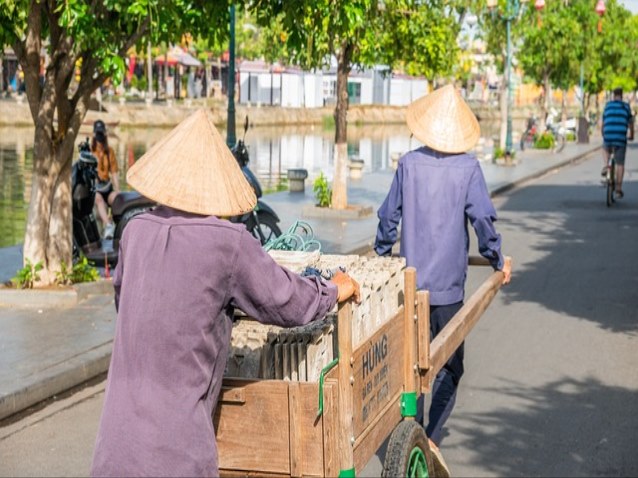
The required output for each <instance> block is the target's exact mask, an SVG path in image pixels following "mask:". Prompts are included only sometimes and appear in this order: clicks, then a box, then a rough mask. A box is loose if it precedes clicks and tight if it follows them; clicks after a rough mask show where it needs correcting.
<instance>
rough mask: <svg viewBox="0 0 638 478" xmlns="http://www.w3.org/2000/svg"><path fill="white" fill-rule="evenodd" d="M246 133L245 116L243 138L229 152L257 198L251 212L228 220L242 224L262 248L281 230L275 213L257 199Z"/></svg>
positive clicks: (259, 189)
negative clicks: (249, 165)
mask: <svg viewBox="0 0 638 478" xmlns="http://www.w3.org/2000/svg"><path fill="white" fill-rule="evenodd" d="M247 131H248V116H246V121H245V122H244V136H243V137H242V139H240V140H239V141H237V144H236V145H235V146H234V147H233V148H232V149H231V151H232V153H233V155H234V156H235V159H236V160H237V162H238V163H239V166H240V167H241V170H242V172H243V173H244V176H245V177H246V179H247V180H248V182H249V183H250V185H251V186H252V188H253V190H254V191H255V196H257V205H256V206H255V209H253V210H252V211H251V212H249V213H246V214H243V215H241V216H235V217H231V218H230V220H231V222H235V223H239V222H241V223H242V224H244V225H245V226H246V229H248V230H249V231H250V233H251V234H252V235H253V236H254V237H256V238H257V239H259V242H261V245H262V246H263V245H264V244H266V243H267V242H268V241H269V240H271V239H274V238H276V237H279V236H281V230H280V229H279V226H278V225H277V223H278V222H279V217H278V216H277V214H276V213H275V211H274V210H273V209H272V208H271V207H270V206H268V205H267V204H266V203H265V202H263V201H261V200H260V199H259V198H261V196H262V195H263V194H262V190H261V185H260V184H259V180H258V179H257V176H255V175H254V174H253V172H252V171H251V170H250V168H249V167H248V162H249V161H250V157H249V155H248V148H246V143H245V142H244V139H245V138H246V132H247Z"/></svg>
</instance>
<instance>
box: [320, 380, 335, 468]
mask: <svg viewBox="0 0 638 478" xmlns="http://www.w3.org/2000/svg"><path fill="white" fill-rule="evenodd" d="M333 370H334V369H333ZM338 389H339V384H338V382H337V380H335V379H326V381H325V382H324V384H323V415H322V417H321V421H322V423H323V475H324V476H338V475H339V456H338V453H337V451H338V449H339V413H338V412H339V408H338V406H337V405H338V400H339V397H338ZM317 443H319V442H317Z"/></svg>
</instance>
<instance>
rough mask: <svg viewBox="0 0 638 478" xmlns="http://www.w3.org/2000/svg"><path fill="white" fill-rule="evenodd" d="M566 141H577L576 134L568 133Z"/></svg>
mask: <svg viewBox="0 0 638 478" xmlns="http://www.w3.org/2000/svg"><path fill="white" fill-rule="evenodd" d="M565 141H576V133H574V132H573V131H568V132H567V133H566V134H565Z"/></svg>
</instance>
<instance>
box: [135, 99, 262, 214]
mask: <svg viewBox="0 0 638 478" xmlns="http://www.w3.org/2000/svg"><path fill="white" fill-rule="evenodd" d="M126 180H127V181H128V184H129V185H131V186H132V187H133V188H135V189H136V190H137V191H138V192H140V193H141V194H142V195H144V196H146V197H147V198H149V199H152V200H154V201H157V202H158V203H160V204H164V205H166V206H170V207H173V208H175V209H179V210H181V211H187V212H192V213H194V214H201V215H205V216H237V215H239V214H243V213H246V212H249V211H252V210H253V208H254V207H255V204H256V203H257V198H256V197H255V193H254V191H253V189H252V187H251V186H250V184H249V183H248V181H247V180H246V178H245V177H244V174H243V173H242V172H241V169H240V167H239V164H237V161H236V160H235V157H234V156H233V154H232V153H231V152H230V150H229V149H228V146H226V143H225V142H224V140H223V139H222V138H221V136H220V134H219V132H218V131H217V129H216V128H215V126H214V125H213V122H212V121H211V118H210V116H209V115H208V113H207V112H206V111H205V110H203V109H200V110H198V111H197V112H195V113H194V114H192V115H191V116H189V117H188V118H186V119H185V120H184V121H182V122H181V123H180V124H179V125H177V126H176V127H175V128H174V129H173V130H172V131H171V132H170V133H169V134H168V135H166V137H165V138H163V139H162V140H161V141H159V142H158V143H156V144H155V145H154V146H153V147H152V148H151V149H149V150H148V151H147V152H146V154H144V156H142V157H141V158H140V159H139V160H138V161H137V162H136V163H135V164H134V165H133V166H131V168H130V169H129V170H128V173H127V174H126Z"/></svg>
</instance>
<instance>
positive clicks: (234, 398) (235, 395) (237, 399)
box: [218, 387, 246, 404]
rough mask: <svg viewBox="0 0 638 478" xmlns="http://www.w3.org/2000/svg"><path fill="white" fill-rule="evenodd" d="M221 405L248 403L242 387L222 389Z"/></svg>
mask: <svg viewBox="0 0 638 478" xmlns="http://www.w3.org/2000/svg"><path fill="white" fill-rule="evenodd" d="M218 402H219V403H239V404H242V403H246V394H245V393H244V389H243V388H241V387H222V390H221V392H220V393H219V400H218Z"/></svg>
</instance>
